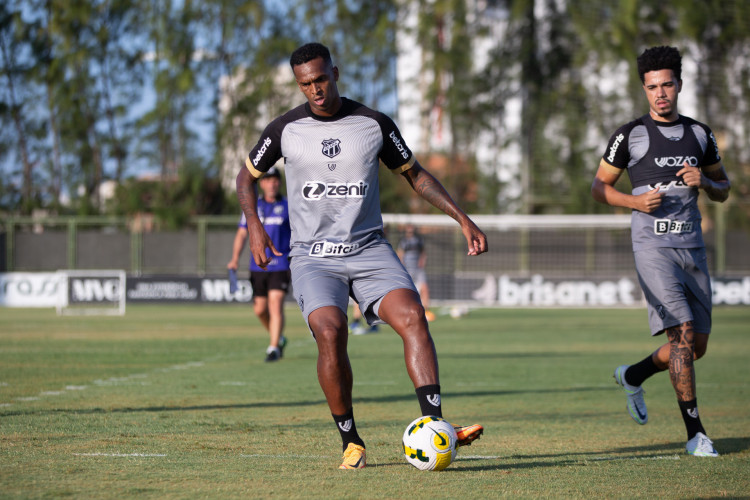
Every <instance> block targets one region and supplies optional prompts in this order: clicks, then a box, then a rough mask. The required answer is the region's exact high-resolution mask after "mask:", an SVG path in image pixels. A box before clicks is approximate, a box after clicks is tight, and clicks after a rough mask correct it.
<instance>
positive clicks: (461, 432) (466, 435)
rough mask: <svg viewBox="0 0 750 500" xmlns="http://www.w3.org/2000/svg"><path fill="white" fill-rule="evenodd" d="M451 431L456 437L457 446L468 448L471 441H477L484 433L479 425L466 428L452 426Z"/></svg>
mask: <svg viewBox="0 0 750 500" xmlns="http://www.w3.org/2000/svg"><path fill="white" fill-rule="evenodd" d="M453 429H454V430H455V431H456V436H458V446H469V445H470V444H471V442H472V441H474V440H476V439H479V436H481V435H482V433H483V432H484V427H482V426H481V425H479V424H474V425H467V426H466V427H462V426H460V425H454V426H453Z"/></svg>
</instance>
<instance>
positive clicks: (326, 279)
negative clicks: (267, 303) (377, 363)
mask: <svg viewBox="0 0 750 500" xmlns="http://www.w3.org/2000/svg"><path fill="white" fill-rule="evenodd" d="M290 267H291V269H292V289H293V291H294V298H295V299H296V300H297V304H298V305H299V308H300V310H301V311H302V316H304V318H305V322H308V317H309V316H310V313H311V312H313V311H314V310H316V309H318V308H320V307H325V306H336V307H338V308H339V309H341V310H342V311H343V312H344V314H346V312H347V306H348V305H349V297H351V298H352V299H354V300H355V301H356V302H357V303H358V304H359V307H360V310H361V311H362V316H363V317H364V318H365V320H366V321H367V323H369V324H370V325H374V324H378V323H384V321H383V320H381V319H380V317H379V316H378V307H379V306H380V300H381V299H382V298H383V297H385V295H386V294H387V293H388V292H391V291H393V290H398V289H400V288H407V289H409V290H413V291H414V292H417V289H416V287H415V286H414V283H413V282H412V280H411V277H410V276H409V273H407V272H406V269H404V266H403V264H401V261H400V260H399V259H398V256H396V253H395V252H394V251H393V248H392V247H391V245H390V243H388V242H387V241H386V240H382V241H379V242H376V243H374V244H372V245H370V246H367V247H365V248H364V249H362V251H360V252H359V253H356V254H354V255H347V256H345V257H311V256H309V255H302V256H295V257H294V258H293V259H292V261H291V263H290ZM308 326H309V322H308Z"/></svg>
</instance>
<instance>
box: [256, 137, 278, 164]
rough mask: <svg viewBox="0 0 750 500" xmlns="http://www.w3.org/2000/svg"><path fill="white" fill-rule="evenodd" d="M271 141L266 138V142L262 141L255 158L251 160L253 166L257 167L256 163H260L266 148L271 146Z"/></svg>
mask: <svg viewBox="0 0 750 500" xmlns="http://www.w3.org/2000/svg"><path fill="white" fill-rule="evenodd" d="M272 142H273V141H271V138H270V137H266V140H264V141H263V146H261V148H260V149H259V150H258V153H257V154H256V155H255V158H253V166H254V167H257V166H258V163H260V160H261V158H263V155H264V154H266V151H268V146H270V145H271V143H272Z"/></svg>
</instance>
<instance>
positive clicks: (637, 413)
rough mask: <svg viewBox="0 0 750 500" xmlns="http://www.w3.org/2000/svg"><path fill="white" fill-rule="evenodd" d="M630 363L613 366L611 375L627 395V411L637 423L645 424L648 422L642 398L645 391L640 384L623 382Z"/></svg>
mask: <svg viewBox="0 0 750 500" xmlns="http://www.w3.org/2000/svg"><path fill="white" fill-rule="evenodd" d="M629 367H630V365H620V366H618V367H617V368H615V373H614V375H612V376H613V377H614V378H615V382H617V383H618V384H619V385H621V386H622V388H623V389H625V394H626V395H627V397H628V405H627V407H628V413H630V416H631V417H633V420H635V421H636V422H637V423H639V424H641V425H645V424H646V422H648V412H647V411H646V402H645V401H644V400H643V395H644V394H646V391H644V390H643V387H641V386H635V385H630V384H628V383H627V382H625V371H626V370H627V369H628V368H629Z"/></svg>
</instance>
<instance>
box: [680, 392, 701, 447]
mask: <svg viewBox="0 0 750 500" xmlns="http://www.w3.org/2000/svg"><path fill="white" fill-rule="evenodd" d="M677 404H679V405H680V413H682V420H684V421H685V429H686V430H687V437H688V441H690V440H691V439H693V438H694V437H695V435H696V434H698V433H699V432H702V433H703V434H706V430H705V429H704V428H703V424H701V419H700V417H699V416H698V401H697V400H695V399H693V400H692V401H677Z"/></svg>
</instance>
